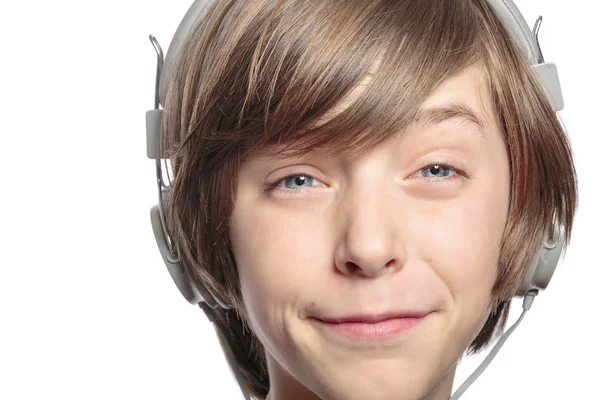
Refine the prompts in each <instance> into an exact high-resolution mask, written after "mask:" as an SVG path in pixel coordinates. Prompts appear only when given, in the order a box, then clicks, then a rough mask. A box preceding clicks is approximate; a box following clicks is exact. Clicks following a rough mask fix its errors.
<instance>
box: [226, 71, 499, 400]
mask: <svg viewBox="0 0 600 400" xmlns="http://www.w3.org/2000/svg"><path fill="white" fill-rule="evenodd" d="M359 90H360V89H359ZM457 101H460V102H463V103H464V104H466V105H468V106H469V107H470V108H471V109H472V110H473V111H474V112H475V113H476V114H477V116H478V117H479V118H480V119H481V121H482V122H483V123H484V124H485V131H484V134H483V135H481V134H478V133H477V131H476V127H475V126H474V125H473V124H470V123H468V122H467V121H466V120H464V119H458V118H453V119H449V120H446V121H443V122H441V123H438V124H427V125H426V124H415V125H413V126H411V127H409V128H408V129H407V130H406V131H405V132H403V134H402V135H398V136H397V137H396V136H395V137H392V138H391V139H389V140H388V141H386V142H384V143H382V144H381V145H380V146H378V147H377V148H375V149H374V150H373V151H371V152H369V153H366V154H363V155H361V156H360V157H358V156H356V157H354V158H352V159H350V158H341V157H338V156H336V155H332V154H326V153H323V152H317V151H315V152H313V153H311V154H308V155H306V156H304V157H299V158H295V159H286V160H278V161H277V160H269V159H267V158H266V157H263V156H255V157H252V158H250V159H248V160H246V161H245V163H244V164H243V165H242V168H241V170H240V175H239V181H238V187H237V195H236V196H237V197H236V204H235V207H234V211H233V215H232V219H231V225H230V239H231V242H232V250H233V254H234V257H235V260H236V263H237V266H238V271H239V275H240V282H241V290H242V295H243V299H244V302H245V306H246V308H247V311H248V315H249V319H250V324H251V326H252V328H253V330H254V332H255V334H256V335H257V337H258V338H259V340H260V341H261V342H262V343H263V345H264V346H265V350H266V355H267V364H268V372H269V377H270V381H271V389H270V392H269V395H268V397H267V400H298V399H302V400H318V399H323V400H325V399H326V400H364V399H370V400H392V399H393V400H403V399H405V400H417V399H422V400H441V399H444V400H447V399H448V398H449V397H450V395H451V392H452V384H453V379H454V374H455V370H456V365H457V362H458V361H459V359H460V357H461V356H462V355H463V353H464V351H465V349H466V348H467V347H468V345H469V344H470V343H471V342H472V340H473V339H474V338H475V337H476V335H477V334H478V332H479V331H480V329H481V327H482V326H483V323H484V322H485V320H486V318H487V316H488V313H489V303H490V293H491V288H492V286H493V283H494V280H495V277H496V267H497V261H498V255H499V250H500V243H501V237H502V234H503V231H504V228H505V225H506V221H507V217H508V203H509V190H510V185H509V176H510V175H509V174H510V172H509V165H508V156H507V152H506V148H505V145H504V142H503V139H502V136H501V133H500V130H499V127H498V121H497V118H496V117H495V116H494V115H493V114H492V113H491V112H490V110H492V104H491V101H490V96H489V93H488V92H487V90H486V89H485V86H484V85H483V77H482V73H481V70H480V69H478V67H477V66H473V67H469V68H467V69H465V70H463V71H461V72H460V73H458V74H456V75H454V76H452V77H450V78H449V79H447V80H446V81H444V82H443V83H442V84H441V85H440V86H438V87H437V88H436V90H435V91H434V92H432V93H431V95H430V96H429V97H428V98H427V100H426V101H425V102H424V103H423V105H422V106H440V105H445V104H449V103H450V102H457ZM432 164H433V165H435V164H445V165H448V164H451V165H452V166H453V167H456V168H457V169H458V170H462V171H464V173H465V174H467V176H468V177H463V176H460V175H459V174H458V172H456V171H457V169H442V170H439V171H431V166H432ZM289 174H298V175H306V176H307V179H306V180H305V181H304V183H302V182H301V181H300V183H298V182H299V180H298V176H295V177H292V178H289V179H287V180H284V181H281V182H280V183H278V184H277V187H276V189H274V190H273V191H270V192H267V193H265V192H264V191H263V185H264V182H265V181H267V182H274V181H278V180H280V179H282V178H284V177H286V176H287V175H289ZM405 309H418V310H426V311H427V312H429V314H428V315H427V316H426V317H425V318H423V319H422V320H421V321H420V323H419V324H417V325H415V326H414V327H413V328H411V329H410V330H408V331H405V332H403V333H401V334H400V335H398V336H397V337H395V338H394V339H392V340H385V341H376V340H371V341H352V340H349V339H345V338H344V337H342V336H339V335H335V334H333V333H332V332H331V331H330V330H329V329H327V328H325V327H324V326H323V324H320V323H318V322H316V321H315V320H314V319H311V318H309V317H311V316H312V317H315V316H318V317H334V316H344V315H350V314H356V313H377V312H381V311H385V310H405Z"/></svg>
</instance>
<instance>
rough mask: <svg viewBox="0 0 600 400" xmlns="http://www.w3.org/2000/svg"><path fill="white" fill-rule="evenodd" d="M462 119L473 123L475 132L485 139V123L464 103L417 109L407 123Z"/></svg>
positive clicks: (433, 122) (432, 122)
mask: <svg viewBox="0 0 600 400" xmlns="http://www.w3.org/2000/svg"><path fill="white" fill-rule="evenodd" d="M455 118H457V119H462V120H465V121H466V122H468V123H469V124H471V125H473V126H474V127H475V128H476V132H477V133H478V134H479V135H480V136H481V137H483V138H484V139H485V131H486V124H485V123H484V122H483V120H482V119H481V118H480V117H479V116H478V115H477V113H476V112H475V111H473V109H471V108H470V107H469V106H468V105H466V104H465V103H451V104H448V105H444V106H432V107H426V108H421V109H419V110H418V111H417V112H416V114H415V115H414V117H413V118H412V119H411V121H410V124H409V125H411V126H412V125H420V124H423V125H429V124H439V123H441V122H444V121H447V120H450V119H455Z"/></svg>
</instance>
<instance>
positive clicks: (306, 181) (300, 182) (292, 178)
mask: <svg viewBox="0 0 600 400" xmlns="http://www.w3.org/2000/svg"><path fill="white" fill-rule="evenodd" d="M314 181H317V182H320V181H319V180H317V179H315V178H314V177H312V176H310V175H308V174H303V173H299V174H291V175H288V176H286V177H284V178H281V179H279V180H277V181H276V182H273V183H270V184H268V185H267V187H266V188H265V191H267V192H268V191H271V190H274V189H287V190H296V189H307V188H310V187H312V186H313V185H311V183H312V182H314ZM281 183H284V186H285V187H284V188H280V187H279V185H280V184H281ZM296 191H297V190H296Z"/></svg>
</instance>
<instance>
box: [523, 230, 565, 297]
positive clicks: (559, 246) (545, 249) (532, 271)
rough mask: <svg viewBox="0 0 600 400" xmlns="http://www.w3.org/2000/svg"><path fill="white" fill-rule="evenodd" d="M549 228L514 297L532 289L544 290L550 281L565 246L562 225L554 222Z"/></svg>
mask: <svg viewBox="0 0 600 400" xmlns="http://www.w3.org/2000/svg"><path fill="white" fill-rule="evenodd" d="M551 229H553V233H552V235H550V234H549V233H546V236H545V237H544V240H543V242H542V245H541V246H540V249H539V250H538V251H537V253H536V255H535V257H533V260H532V261H531V263H530V264H529V268H528V269H527V273H526V274H525V278H524V279H523V282H522V283H521V287H520V288H519V290H518V291H517V293H516V295H515V296H516V297H523V296H525V295H526V294H527V293H528V292H529V291H532V290H533V291H539V290H544V289H546V287H547V286H548V283H550V279H551V278H552V275H553V274H554V270H556V266H557V265H558V262H559V260H560V256H561V253H562V252H563V248H564V246H565V229H564V227H563V226H562V225H559V224H557V223H554V224H553V225H552V227H551Z"/></svg>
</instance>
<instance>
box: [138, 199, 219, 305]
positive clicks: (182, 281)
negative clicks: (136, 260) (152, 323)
mask: <svg viewBox="0 0 600 400" xmlns="http://www.w3.org/2000/svg"><path fill="white" fill-rule="evenodd" d="M150 221H151V222H152V230H153V231H154V238H155V239H156V244H157V245H158V249H159V251H160V254H161V255H162V258H163V261H164V262H165V265H166V266H167V269H168V270H169V274H170V275H171V278H172V279H173V281H174V282H175V284H176V285H177V288H178V289H179V291H180V292H181V294H182V295H183V297H185V299H186V300H187V301H188V302H190V303H191V304H194V305H196V304H199V303H201V302H204V303H207V304H208V305H209V306H210V308H212V309H215V308H218V307H221V308H224V309H229V308H230V307H228V306H226V305H225V304H222V303H221V302H220V301H218V300H216V297H214V296H213V295H212V294H211V293H210V292H209V291H208V289H207V288H206V287H204V285H203V284H202V282H198V281H197V280H195V279H193V278H192V276H191V275H190V274H189V273H188V270H187V269H186V268H185V266H184V264H183V262H182V261H181V259H180V258H179V257H177V258H178V259H179V260H178V261H175V260H174V259H173V258H172V257H171V256H170V255H169V246H168V245H167V238H166V237H165V232H164V230H163V225H162V220H161V219H160V210H159V206H158V205H156V206H154V207H152V209H151V210H150Z"/></svg>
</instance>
